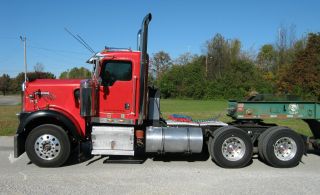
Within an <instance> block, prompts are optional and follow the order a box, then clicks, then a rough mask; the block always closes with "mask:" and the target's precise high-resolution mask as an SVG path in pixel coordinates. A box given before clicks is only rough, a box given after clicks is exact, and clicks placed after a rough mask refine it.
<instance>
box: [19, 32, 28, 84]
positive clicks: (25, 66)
mask: <svg viewBox="0 0 320 195" xmlns="http://www.w3.org/2000/svg"><path fill="white" fill-rule="evenodd" d="M20 39H21V41H22V42H23V47H24V82H27V37H22V36H20Z"/></svg>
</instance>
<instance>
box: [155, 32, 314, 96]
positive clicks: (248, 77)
mask: <svg viewBox="0 0 320 195" xmlns="http://www.w3.org/2000/svg"><path fill="white" fill-rule="evenodd" d="M290 33H292V32H291V31H286V30H283V31H280V32H279V37H278V39H277V41H276V43H275V44H265V45H263V46H261V48H260V49H259V52H258V54H257V55H256V56H255V55H254V54H252V53H250V52H248V51H243V50H242V49H241V41H240V40H238V39H232V40H230V39H226V38H225V37H223V36H222V35H221V34H216V35H215V36H214V37H213V38H212V39H210V40H208V41H207V42H206V44H205V48H206V52H205V53H204V54H203V55H199V56H198V55H192V54H190V53H186V54H183V55H181V56H180V57H178V58H177V59H176V60H172V59H171V58H170V55H169V54H168V53H166V52H164V51H160V52H158V53H156V54H154V55H153V57H152V59H151V60H150V61H151V65H152V68H151V71H150V74H151V75H152V76H153V79H151V84H152V85H155V86H157V87H159V88H160V91H161V95H162V97H164V98H193V99H243V98H245V97H249V96H250V95H253V94H257V93H261V94H275V95H296V96H299V97H301V98H302V99H305V100H320V33H309V34H308V35H307V36H306V37H303V38H300V39H295V38H294V37H295V36H292V35H291V34H290ZM163 64H165V66H164V65H163ZM154 72H156V73H154Z"/></svg>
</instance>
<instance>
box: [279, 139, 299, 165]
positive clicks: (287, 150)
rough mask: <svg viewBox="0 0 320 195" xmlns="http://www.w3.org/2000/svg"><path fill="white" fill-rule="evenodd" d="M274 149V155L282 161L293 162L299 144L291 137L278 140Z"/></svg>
mask: <svg viewBox="0 0 320 195" xmlns="http://www.w3.org/2000/svg"><path fill="white" fill-rule="evenodd" d="M273 147H274V154H275V155H276V157H277V158H278V159H279V160H282V161H288V160H291V159H292V158H294V157H295V155H296V153H297V144H296V142H295V141H294V140H293V139H291V138H289V137H282V138H280V139H278V140H277V141H276V143H275V144H274V146H273Z"/></svg>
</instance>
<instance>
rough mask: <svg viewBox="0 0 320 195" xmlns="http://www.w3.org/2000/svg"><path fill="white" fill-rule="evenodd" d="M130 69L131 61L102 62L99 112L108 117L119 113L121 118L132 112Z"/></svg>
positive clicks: (131, 77) (131, 78)
mask: <svg viewBox="0 0 320 195" xmlns="http://www.w3.org/2000/svg"><path fill="white" fill-rule="evenodd" d="M132 69H133V65H132V62H131V61H122V60H108V61H105V62H103V64H102V67H101V73H100V77H101V85H100V93H99V94H100V97H99V98H100V99H99V102H100V106H99V109H100V111H99V112H100V114H102V115H107V117H108V118H114V117H115V118H120V117H119V114H120V116H121V118H124V117H125V115H129V114H130V113H132V112H133V104H134V102H133V70H132ZM117 116H118V117H117ZM126 118H127V117H126Z"/></svg>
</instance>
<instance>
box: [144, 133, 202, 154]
mask: <svg viewBox="0 0 320 195" xmlns="http://www.w3.org/2000/svg"><path fill="white" fill-rule="evenodd" d="M202 145H203V134H202V129H201V128H194V127H147V129H146V152H150V153H167V152H168V153H179V152H180V153H200V152H201V151H202Z"/></svg>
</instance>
